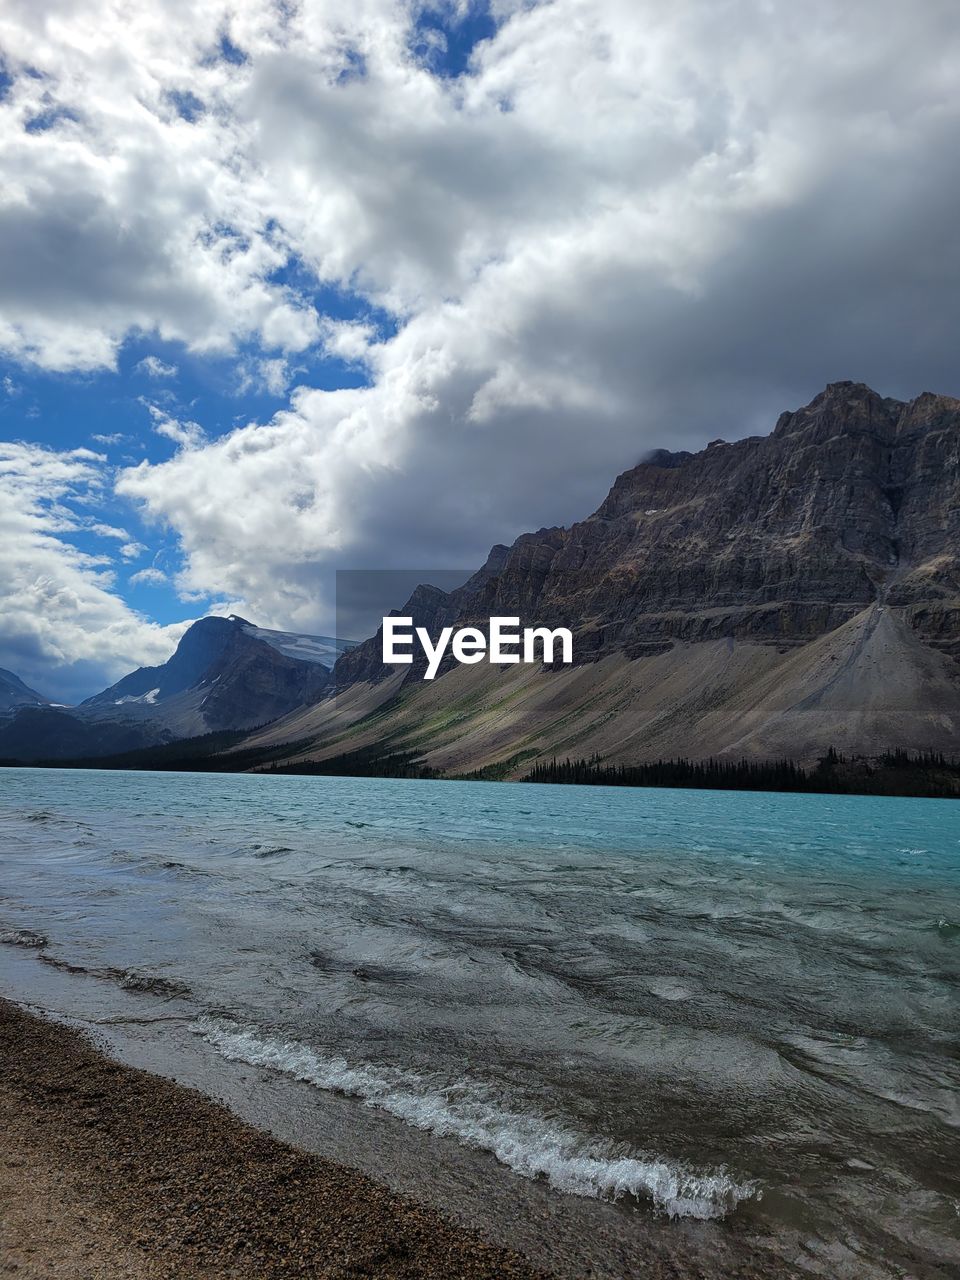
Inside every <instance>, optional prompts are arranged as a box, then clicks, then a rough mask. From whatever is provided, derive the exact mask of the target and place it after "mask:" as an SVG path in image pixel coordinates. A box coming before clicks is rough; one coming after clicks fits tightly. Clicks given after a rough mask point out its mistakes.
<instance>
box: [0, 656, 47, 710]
mask: <svg viewBox="0 0 960 1280" xmlns="http://www.w3.org/2000/svg"><path fill="white" fill-rule="evenodd" d="M49 701H50V699H49V698H45V697H44V696H43V694H41V693H37V691H36V689H31V688H29V687H28V686H27V685H25V684H24V683H23V681H22V680H21V679H20V677H19V676H15V675H14V674H13V672H12V671H5V670H4V669H3V667H0V715H2V714H3V713H5V712H8V711H13V710H15V709H16V708H17V707H42V706H46V705H47V704H48V703H49Z"/></svg>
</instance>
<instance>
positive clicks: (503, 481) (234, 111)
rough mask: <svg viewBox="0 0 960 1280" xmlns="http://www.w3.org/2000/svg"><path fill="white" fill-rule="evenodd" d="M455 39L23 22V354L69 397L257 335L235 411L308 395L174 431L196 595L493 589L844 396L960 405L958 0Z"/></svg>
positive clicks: (309, 10)
mask: <svg viewBox="0 0 960 1280" xmlns="http://www.w3.org/2000/svg"><path fill="white" fill-rule="evenodd" d="M422 8H423V6H420V5H416V4H413V3H410V4H405V3H399V4H398V3H396V0H351V2H350V3H347V2H346V0H328V2H327V3H325V4H323V5H321V4H319V3H318V2H316V0H305V3H303V4H302V5H299V6H292V5H283V6H280V5H277V6H272V5H268V4H266V3H261V2H259V0H258V2H254V0H234V2H232V3H231V4H230V6H229V11H228V9H227V7H226V6H220V5H218V4H212V5H208V6H204V7H202V11H201V12H200V13H199V15H197V16H196V17H195V18H194V17H191V16H190V15H191V14H192V13H193V11H192V10H188V9H187V6H186V3H185V0H166V2H165V3H163V4H158V5H156V6H153V7H143V6H141V7H136V6H135V7H134V9H133V10H132V11H130V12H129V13H128V12H126V11H125V13H124V15H122V17H121V16H118V11H117V10H116V8H115V7H114V6H113V5H112V4H108V3H107V0H83V3H81V2H80V0H76V2H75V3H73V4H71V3H69V2H68V0H63V2H62V4H61V6H60V9H59V11H58V22H57V24H56V25H54V24H46V23H43V22H41V21H40V19H39V18H38V17H37V16H36V9H35V6H33V5H30V4H28V3H27V0H12V2H11V3H10V4H8V5H7V6H6V7H5V11H4V16H3V17H2V18H0V45H2V46H3V47H4V48H5V49H7V50H8V51H9V53H10V56H11V63H10V65H11V66H12V67H13V68H14V70H15V71H16V70H17V68H19V69H20V70H19V71H18V72H17V73H16V74H15V79H14V84H13V86H12V88H11V91H10V93H9V95H8V96H7V98H6V99H5V101H4V102H3V104H2V105H0V113H3V115H4V117H5V120H4V123H5V124H6V125H7V128H6V129H5V131H4V136H5V138H6V139H7V141H6V143H5V150H4V152H3V159H2V163H3V166H4V167H3V173H4V174H5V175H6V178H5V183H4V185H3V186H2V187H0V191H2V192H3V193H4V194H3V196H2V199H3V201H4V203H3V206H2V208H0V245H4V246H6V248H5V249H4V250H0V253H5V254H6V257H7V261H6V263H0V268H3V269H2V270H0V279H3V280H5V281H6V283H5V285H4V286H3V287H2V288H3V290H4V292H3V293H2V294H0V307H2V312H3V315H4V316H5V317H6V319H5V321H4V324H5V325H6V328H5V329H4V328H3V327H0V342H5V343H6V345H7V349H8V350H9V351H11V352H12V353H13V354H15V355H16V356H18V357H19V358H20V359H22V360H24V361H31V360H32V361H35V362H37V363H40V364H43V365H44V366H45V367H48V368H64V369H83V368H89V367H93V366H95V365H97V364H101V365H102V364H110V363H111V362H112V361H113V359H114V358H115V353H116V351H117V348H118V345H119V344H120V343H121V342H122V341H123V339H124V336H125V335H127V334H130V333H137V334H141V333H144V332H148V333H156V334H159V335H160V337H161V338H163V339H165V340H168V341H180V342H182V343H184V344H185V345H186V346H187V347H189V348H190V349H191V350H192V351H194V352H196V353H198V354H200V355H202V354H203V353H218V352H219V353H224V352H230V351H234V350H237V349H238V344H240V343H249V344H251V345H252V349H253V351H254V354H253V355H252V356H251V355H249V353H247V354H245V355H244V356H243V358H242V362H241V367H240V369H239V372H238V377H239V380H240V381H241V383H242V382H243V379H244V378H246V377H248V376H249V377H250V378H256V379H259V380H260V383H261V385H266V386H267V387H269V388H270V389H271V390H273V391H274V393H275V394H281V393H284V390H285V388H286V387H290V390H289V392H288V394H289V403H288V404H287V405H286V406H285V407H284V408H283V409H282V410H281V411H280V412H279V413H277V414H276V415H275V416H274V417H273V418H272V419H271V420H270V421H268V422H253V423H249V422H248V423H246V424H245V425H243V426H240V427H239V428H237V429H236V430H234V431H233V432H231V433H230V434H229V435H227V436H225V437H223V438H220V439H207V438H204V436H203V435H202V433H201V431H200V429H199V427H197V426H196V424H193V423H189V422H188V423H182V422H179V421H177V420H176V419H175V418H173V417H171V416H170V415H167V414H166V413H164V411H162V410H160V409H157V408H156V406H154V407H153V408H152V409H151V413H152V414H153V415H154V425H155V430H157V431H158V432H160V434H162V435H165V436H167V437H168V438H170V439H171V440H173V441H174V442H175V443H176V444H177V445H178V447H179V451H178V452H177V453H176V454H175V455H174V456H173V457H172V458H171V459H170V460H168V461H166V462H163V463H160V464H154V465H151V464H149V463H143V464H142V465H140V466H139V467H135V468H128V469H127V470H125V471H124V472H123V473H122V474H121V476H120V478H119V480H118V490H119V493H120V494H121V495H122V496H123V497H125V498H129V499H131V500H133V501H136V502H137V503H139V504H140V505H141V506H142V508H143V510H144V512H145V514H146V515H147V516H148V517H149V518H152V519H154V520H156V521H157V522H159V523H161V524H163V525H164V526H168V527H169V528H170V529H171V530H172V531H173V532H174V534H175V536H176V537H177V538H178V540H179V544H180V547H181V549H182V551H183V554H184V565H183V568H182V571H181V572H180V574H179V575H178V578H177V582H178V585H179V587H180V589H181V590H183V591H184V592H185V593H200V594H203V593H208V592H217V593H223V594H224V595H230V596H232V597H235V598H237V599H242V600H245V601H246V602H247V607H248V608H249V610H250V611H251V613H252V614H253V615H254V616H255V617H257V618H258V619H260V620H263V621H272V622H275V623H278V624H281V625H294V624H295V625H300V626H304V627H309V626H323V625H325V624H326V623H328V622H329V613H328V612H327V611H328V609H329V605H330V592H329V581H330V575H331V573H332V570H333V569H334V568H335V567H380V566H383V567H389V566H391V565H394V566H403V565H416V564H424V565H427V566H431V567H443V565H450V566H451V567H460V566H461V565H463V564H470V563H476V562H477V561H479V559H480V558H481V557H482V556H483V554H484V553H485V550H486V548H487V546H488V545H489V544H490V543H491V542H494V541H499V540H509V539H510V538H512V537H513V536H515V534H516V533H518V532H520V531H521V530H523V529H527V528H536V527H537V526H538V525H540V524H550V523H554V522H568V521H569V520H571V519H572V518H575V517H577V516H579V515H582V514H585V513H586V512H588V511H590V510H591V509H593V508H594V507H595V506H596V505H597V503H598V502H599V500H600V499H601V497H602V496H603V494H604V492H605V490H606V489H607V487H608V486H609V483H610V480H611V478H612V476H613V475H614V474H615V473H616V472H617V471H618V470H620V469H623V468H624V467H626V466H629V465H631V464H633V463H634V462H635V461H636V460H637V458H638V457H639V456H640V455H642V453H643V452H645V451H646V450H647V449H648V448H650V447H652V446H654V445H660V444H664V445H671V444H679V445H686V446H696V445H699V444H702V443H704V442H705V441H706V440H708V439H712V438H714V437H716V436H717V435H722V436H725V437H727V438H731V437H736V436H739V435H743V434H747V433H751V432H755V431H765V430H767V429H769V427H770V426H771V425H772V423H773V421H774V420H775V418H776V415H777V413H778V412H779V411H780V410H781V409H782V408H785V407H795V406H797V405H798V404H801V403H803V402H805V401H806V400H808V399H809V398H810V397H811V396H812V395H813V394H814V393H815V392H816V391H817V390H819V389H820V388H821V387H822V386H823V384H824V383H826V382H827V381H829V380H833V379H836V378H845V377H850V378H856V379H863V380H866V381H870V382H872V383H874V384H875V385H877V387H878V389H880V390H881V391H883V392H885V393H887V394H893V395H902V396H907V395H913V394H916V393H917V392H918V391H920V390H922V389H924V388H926V387H930V388H933V389H942V390H944V391H948V392H949V391H956V390H958V389H960V388H958V387H957V386H956V372H955V370H956V363H955V351H954V335H955V333H956V331H957V327H958V322H960V288H958V284H960V279H958V277H960V258H958V253H957V247H956V244H957V242H956V235H955V228H954V224H955V215H956V208H957V205H958V203H960V170H958V168H957V166H956V165H955V164H954V163H953V155H954V150H955V137H956V135H957V131H958V128H960V99H958V98H957V95H956V92H955V85H956V82H957V77H958V74H960V38H958V29H957V19H956V7H955V4H954V3H953V0H927V3H925V4H923V5H921V6H913V7H912V8H910V9H906V8H904V7H903V6H902V5H899V4H896V3H894V2H893V0H869V2H868V0H851V3H848V4H845V5H842V6H840V5H838V4H837V3H836V0H811V2H810V3H809V4H805V5H802V6H797V5H791V4H788V3H786V2H785V0H784V2H782V3H781V2H775V3H770V2H769V0H733V3H730V4H726V5H717V4H716V3H714V0H684V2H683V3H681V4H677V5H673V6H664V5H662V4H658V3H655V2H654V0H553V2H552V3H549V4H546V3H543V4H536V3H528V2H527V0H523V2H521V0H516V2H513V0H497V3H495V4H494V5H493V6H492V11H493V13H494V15H495V17H496V19H497V29H496V31H495V33H494V34H493V36H492V38H491V39H489V40H486V41H484V42H483V43H482V44H480V45H478V46H477V48H476V49H475V50H474V52H473V55H472V60H471V61H470V62H469V65H468V70H467V72H466V73H465V74H464V75H460V76H451V75H448V74H444V73H443V58H444V53H443V48H442V44H443V41H442V40H441V39H440V38H439V36H436V37H433V36H429V35H425V34H424V31H423V30H422V24H420V26H418V24H417V16H418V14H420V13H421V10H422ZM434 12H435V13H436V14H438V15H439V18H438V20H437V22H435V23H432V24H431V25H430V28H429V29H430V30H437V29H439V27H442V26H444V25H446V27H447V29H448V30H450V29H452V27H453V25H454V24H455V21H456V13H457V12H458V8H457V6H453V5H449V6H439V7H435V8H434ZM90 29H97V30H98V31H100V32H101V33H102V38H101V40H100V41H99V42H96V43H91V42H90V41H89V40H87V39H84V38H82V37H81V31H88V30H90ZM224 32H228V33H229V42H230V44H229V49H233V50H236V51H238V53H237V56H234V55H232V54H230V56H228V53H229V49H228V51H227V53H224V52H223V47H222V45H221V36H222V34H223V33H224ZM441 34H442V33H441ZM450 43H451V42H450V41H447V44H450ZM428 45H429V48H428ZM218 50H219V52H218ZM418 50H419V52H418ZM241 54H242V56H240V55H241ZM27 63H29V64H30V65H32V66H35V67H37V68H39V69H40V70H41V71H42V72H43V73H44V77H45V78H44V80H43V81H42V82H40V81H37V82H33V81H32V80H30V78H29V77H25V76H24V75H23V74H22V68H23V67H24V66H25V65H26V64H27ZM28 80H30V82H29V83H28ZM44 95H47V96H48V97H49V101H47V99H46V98H45V97H44ZM56 106H61V107H64V108H73V109H74V110H75V113H76V118H70V117H69V116H66V115H61V116H59V117H56V118H55V119H52V120H51V123H50V127H48V128H46V129H44V130H41V131H39V132H33V133H27V132H25V130H24V124H25V122H26V121H28V120H30V119H34V118H36V116H37V115H38V113H39V112H41V111H42V110H47V111H49V110H51V109H53V108H54V107H56ZM7 267H9V270H7V269H6V268H7ZM322 297H325V298H327V299H330V298H335V299H339V300H341V301H342V302H343V305H342V306H341V305H334V304H333V303H329V302H328V304H327V305H328V306H329V310H330V312H331V314H329V315H321V314H320V311H321V310H322V309H323V305H322V304H321V302H320V301H319V299H321V298H322ZM344 313H346V314H344ZM303 353H308V354H309V355H311V356H322V357H324V358H326V359H327V360H328V361H329V360H331V359H332V360H336V361H339V362H341V365H344V364H346V365H349V366H351V369H352V371H353V372H354V373H359V375H360V378H362V379H365V380H366V381H367V382H368V385H364V386H360V387H356V386H350V387H348V388H345V389H339V390H336V389H335V390H330V389H328V388H329V386H330V379H329V378H324V379H323V380H322V381H321V379H320V377H319V376H318V375H310V374H305V373H303V369H311V368H316V367H317V366H316V362H313V363H311V362H310V361H309V360H307V359H304V358H302V357H303ZM238 359H240V357H238ZM296 369H299V370H300V372H299V373H291V370H296ZM291 378H293V379H294V381H293V382H291V381H290V379H291ZM297 379H299V381H297ZM347 380H348V379H344V381H347ZM357 380H358V378H357V377H352V378H351V379H349V381H351V382H356V381H357ZM247 385H249V387H251V388H252V387H253V385H254V384H253V382H250V383H249V384H247Z"/></svg>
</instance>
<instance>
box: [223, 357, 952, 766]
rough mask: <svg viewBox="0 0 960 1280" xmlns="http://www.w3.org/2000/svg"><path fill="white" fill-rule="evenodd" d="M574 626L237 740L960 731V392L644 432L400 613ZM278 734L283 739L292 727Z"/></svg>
mask: <svg viewBox="0 0 960 1280" xmlns="http://www.w3.org/2000/svg"><path fill="white" fill-rule="evenodd" d="M401 612H402V613H404V614H408V613H411V614H413V615H414V617H415V621H416V622H417V624H418V625H425V626H427V627H428V628H429V629H430V630H431V632H432V633H434V634H435V633H436V631H437V629H438V628H439V627H440V626H442V625H456V626H461V625H469V624H470V623H476V622H479V621H481V620H483V619H486V618H488V617H490V616H491V615H495V614H501V615H507V616H513V615H518V616H519V617H520V618H521V619H522V622H523V623H524V624H525V625H533V624H537V625H550V626H557V625H564V626H568V627H570V628H571V629H572V631H573V633H574V654H575V660H576V665H575V666H574V667H573V668H559V669H556V670H551V671H547V670H544V669H543V668H542V667H528V666H522V665H521V666H514V667H505V668H494V667H491V666H490V665H489V664H488V663H481V664H478V665H477V666H470V667H467V666H457V665H456V664H452V665H451V664H450V663H448V664H447V667H446V668H445V669H444V668H442V669H441V675H440V676H439V677H438V678H437V679H436V680H435V681H432V682H429V683H424V682H423V681H422V680H421V679H420V675H421V674H422V671H421V670H420V669H418V667H416V666H414V667H399V668H397V667H389V668H384V667H383V666H382V664H381V662H380V638H379V635H378V636H377V637H373V638H372V639H371V640H369V641H366V642H365V643H364V644H362V645H359V646H357V647H356V648H355V649H353V650H351V651H350V652H349V653H347V654H345V655H344V656H343V657H341V658H340V659H339V660H338V662H337V665H336V667H335V669H334V684H335V687H336V697H335V698H334V697H327V698H325V699H323V700H322V701H321V702H320V703H319V704H317V705H316V706H314V707H309V708H303V709H300V710H298V711H296V712H294V713H292V715H290V716H288V717H285V718H284V719H281V720H279V721H277V722H276V723H274V724H273V725H271V726H269V727H268V728H267V729H265V730H263V731H261V732H257V733H254V734H252V735H251V736H250V738H249V739H248V740H247V742H246V743H245V746H247V747H256V748H258V749H260V750H262V751H263V752H264V753H265V754H267V755H271V756H274V757H275V758H277V759H280V760H287V761H293V762H296V761H305V760H323V759H328V758H330V757H332V756H335V755H341V754H344V753H347V752H352V751H355V750H362V751H371V750H382V751H384V752H386V751H391V752H392V751H404V752H409V753H411V754H412V755H413V756H414V757H415V758H417V759H419V760H421V761H422V762H423V763H425V764H428V765H431V766H433V767H435V768H438V769H441V770H444V771H465V770H473V769H477V768H481V767H487V768H490V767H494V768H497V769H499V770H500V771H501V772H502V773H503V774H504V775H506V776H515V775H517V774H519V773H522V772H524V771H525V770H526V769H528V768H529V767H530V765H531V764H533V763H536V762H537V761H542V760H548V759H550V758H551V757H552V756H553V755H554V754H556V755H558V756H566V755H571V756H574V755H575V756H589V755H593V754H594V753H596V754H599V755H600V757H601V758H602V759H604V760H605V761H606V762H609V763H642V762H644V761H648V760H651V759H657V758H659V757H661V756H677V755H682V756H687V757H690V758H694V759H703V758H706V757H708V756H714V755H721V756H723V755H727V756H734V757H737V758H739V757H740V756H745V757H748V758H754V759H766V758H770V757H774V756H785V757H788V758H791V759H795V760H798V761H801V762H810V761H812V760H814V759H816V757H817V756H818V755H820V754H822V753H824V752H825V751H826V750H827V748H828V747H829V746H830V745H834V746H836V747H837V748H838V749H840V750H843V751H846V752H850V753H862V754H875V753H879V752H881V751H884V750H886V749H888V748H895V747H903V748H906V749H910V750H937V751H943V752H945V753H946V754H948V755H951V756H952V755H955V754H957V752H958V746H960V665H958V658H960V401H957V400H955V399H951V398H950V397H947V396H940V395H933V394H930V393H925V394H923V395H921V396H919V397H918V398H917V399H915V400H912V401H909V402H903V401H898V400H893V399H889V398H884V397H881V396H880V395H878V394H877V393H876V392H874V391H872V390H871V389H870V388H869V387H866V386H864V385H863V384H860V383H853V382H839V383H833V384H831V385H830V386H828V387H827V388H826V390H824V391H823V392H822V393H821V394H820V395H818V396H817V397H816V398H815V399H814V400H813V401H811V403H810V404H808V405H806V406H805V407H804V408H802V409H799V410H797V411H795V412H789V413H784V414H782V415H781V417H780V419H779V420H778V422H777V423H776V426H775V427H774V429H773V431H772V433H771V434H770V435H767V436H751V437H747V438H745V439H741V440H738V441H736V442H734V443H729V444H728V443H725V442H724V441H722V440H716V441H713V442H712V443H711V444H710V445H708V446H707V447H706V448H705V449H703V450H701V451H700V452H698V453H688V452H676V453H674V452H669V451H666V450H658V451H656V452H655V453H653V454H651V455H649V456H648V457H647V458H646V459H645V460H644V461H642V462H641V463H640V464H639V465H638V466H636V467H634V468H632V469H631V470H629V471H626V472H624V474H623V475H621V476H619V477H618V478H617V480H616V481H615V483H614V485H613V487H612V489H611V490H610V493H609V494H608V495H607V497H606V498H605V500H604V501H603V502H602V503H601V505H600V506H599V508H598V509H597V510H596V512H594V514H593V515H591V516H590V517H588V518H587V519H586V520H583V521H581V522H579V523H578V524H574V525H573V526H572V527H570V528H568V529H565V528H552V529H540V530H539V531H538V532H536V533H530V534H524V535H522V536H521V537H520V538H518V539H517V541H516V542H515V543H514V544H513V545H512V546H511V547H504V546H497V547H494V548H493V550H492V551H491V553H490V556H489V557H488V559H487V561H486V563H485V565H484V566H483V567H482V568H481V569H480V570H479V571H478V573H477V574H475V575H474V576H473V577H472V578H471V579H470V580H469V581H468V582H467V583H466V584H465V585H464V586H463V587H461V588H459V590H457V591H454V592H450V593H444V592H442V591H439V590H438V589H437V588H433V587H429V586H424V587H422V588H418V590H417V592H415V593H414V596H413V597H411V600H410V601H409V602H408V604H407V606H405V608H404V609H403V610H402V611H401ZM291 743H296V748H295V749H293V748H291V747H290V745H289V744H291Z"/></svg>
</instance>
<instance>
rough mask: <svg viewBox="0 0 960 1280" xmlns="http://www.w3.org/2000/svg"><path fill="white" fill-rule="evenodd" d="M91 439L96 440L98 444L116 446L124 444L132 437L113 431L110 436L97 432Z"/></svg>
mask: <svg viewBox="0 0 960 1280" xmlns="http://www.w3.org/2000/svg"><path fill="white" fill-rule="evenodd" d="M90 439H91V440H95V441H96V442H97V444H103V445H114V444H122V443H123V442H124V441H125V440H129V439H130V436H128V435H126V434H125V433H124V432H123V431H111V432H109V433H108V434H103V433H102V432H97V433H95V434H94V435H92V436H91V437H90Z"/></svg>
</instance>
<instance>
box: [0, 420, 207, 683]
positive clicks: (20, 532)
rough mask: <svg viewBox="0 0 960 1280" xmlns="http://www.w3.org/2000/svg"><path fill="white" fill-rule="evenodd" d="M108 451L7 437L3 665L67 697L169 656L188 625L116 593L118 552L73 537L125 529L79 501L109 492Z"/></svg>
mask: <svg viewBox="0 0 960 1280" xmlns="http://www.w3.org/2000/svg"><path fill="white" fill-rule="evenodd" d="M102 461H103V460H102V458H101V457H100V456H99V455H97V454H94V453H92V452H91V451H90V450H87V449H72V450H65V451H60V452H56V451H54V450H51V449H43V448H41V447H39V446H38V445H33V444H17V443H13V444H10V443H6V444H0V666H2V667H6V668H7V669H9V670H11V671H14V672H16V674H17V675H19V676H20V677H21V678H22V679H24V680H26V682H27V683H28V684H30V685H32V686H34V687H36V688H38V689H39V690H40V692H41V693H45V694H47V696H50V697H53V698H54V699H56V700H58V701H63V702H72V701H75V700H77V699H79V698H83V697H86V696H88V695H89V694H90V693H92V692H94V691H95V690H96V689H98V688H103V687H104V686H106V685H107V684H109V683H111V682H112V681H113V680H115V679H117V678H118V677H119V676H120V675H123V674H124V673H125V672H126V671H129V670H131V669H132V668H133V667H136V666H139V665H141V664H143V663H151V662H161V661H164V660H165V659H166V658H168V657H169V656H170V653H171V652H172V651H173V649H174V647H175V645H176V642H177V640H178V639H179V636H180V635H181V634H182V632H183V631H184V629H185V628H186V626H187V625H188V624H187V623H183V624H176V625H173V626H169V627H160V626H157V625H156V624H153V623H149V622H147V621H146V620H145V619H144V618H143V617H141V616H140V615H139V614H137V613H135V612H134V611H133V610H131V609H130V608H129V607H128V606H127V605H126V604H125V603H124V602H123V600H122V599H120V597H119V596H118V595H117V593H116V589H115V581H114V577H113V572H112V559H111V557H110V556H106V555H100V554H96V553H92V552H88V551H83V550H81V549H80V548H79V547H78V546H77V545H76V543H75V542H74V541H73V539H74V538H76V537H77V536H79V535H81V534H84V533H94V534H96V535H98V536H100V537H105V538H108V539H119V538H124V537H126V536H127V535H126V534H125V533H124V531H123V530H121V529H115V528H114V527H112V526H110V525H107V524H102V523H99V522H96V521H91V520H90V519H89V518H88V517H87V516H86V515H85V514H84V513H83V511H81V512H80V513H78V512H77V511H76V510H75V507H76V506H78V505H79V506H81V507H85V506H90V505H96V504H97V503H98V502H99V501H101V500H102V498H103V497H104V494H105V490H106V488H107V485H106V481H107V477H106V475H105V473H104V469H103V465H102ZM123 551H124V548H121V554H123Z"/></svg>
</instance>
